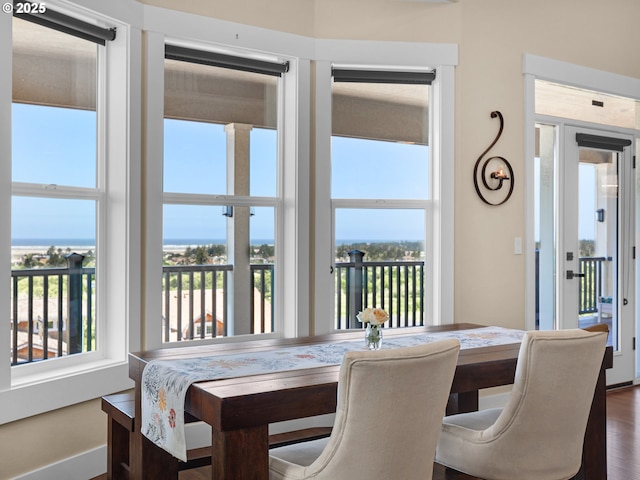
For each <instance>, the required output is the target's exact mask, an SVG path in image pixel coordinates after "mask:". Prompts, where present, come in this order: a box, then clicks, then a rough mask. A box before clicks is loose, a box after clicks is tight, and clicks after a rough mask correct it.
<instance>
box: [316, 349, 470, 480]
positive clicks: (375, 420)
mask: <svg viewBox="0 0 640 480" xmlns="http://www.w3.org/2000/svg"><path fill="white" fill-rule="evenodd" d="M459 349H460V344H459V342H458V341H457V340H442V341H438V342H433V343H429V344H425V345H421V346H417V347H406V348H397V349H388V350H387V349H383V350H379V351H362V352H348V353H347V354H345V358H344V361H343V363H342V366H341V370H340V378H339V382H338V405H337V410H336V419H335V422H334V427H333V431H332V433H331V436H330V438H329V441H328V443H327V445H326V447H325V449H324V450H323V452H322V454H321V455H320V456H319V457H318V458H317V459H316V460H315V461H314V462H313V463H312V464H311V465H309V467H307V469H306V475H305V478H308V477H313V478H317V479H327V480H328V479H331V480H353V479H354V478H366V479H367V480H389V479H403V480H411V479H421V480H429V479H431V478H432V471H433V458H434V455H435V449H436V444H437V439H438V435H439V433H440V428H441V424H442V418H443V416H444V414H445V408H446V404H447V399H448V397H449V393H450V390H451V383H452V381H453V375H454V372H455V368H456V364H457V359H458V352H459Z"/></svg>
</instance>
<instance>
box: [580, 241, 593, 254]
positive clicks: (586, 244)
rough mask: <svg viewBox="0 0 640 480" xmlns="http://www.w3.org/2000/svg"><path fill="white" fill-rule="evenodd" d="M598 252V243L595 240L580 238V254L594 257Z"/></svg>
mask: <svg viewBox="0 0 640 480" xmlns="http://www.w3.org/2000/svg"><path fill="white" fill-rule="evenodd" d="M595 253H596V243H595V241H594V240H580V256H581V257H594V256H595Z"/></svg>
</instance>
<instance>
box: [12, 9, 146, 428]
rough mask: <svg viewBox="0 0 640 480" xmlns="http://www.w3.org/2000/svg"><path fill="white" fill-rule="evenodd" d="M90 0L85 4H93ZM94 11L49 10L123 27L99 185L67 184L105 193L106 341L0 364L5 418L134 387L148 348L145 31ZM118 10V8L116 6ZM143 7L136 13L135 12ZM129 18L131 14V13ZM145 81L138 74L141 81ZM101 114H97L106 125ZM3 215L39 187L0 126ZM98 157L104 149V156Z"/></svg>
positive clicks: (103, 97) (110, 62) (105, 91)
mask: <svg viewBox="0 0 640 480" xmlns="http://www.w3.org/2000/svg"><path fill="white" fill-rule="evenodd" d="M85 3H87V2H85ZM93 3H95V4H96V5H95V8H94V9H91V10H89V9H87V8H84V7H80V6H76V5H73V4H71V3H69V2H66V1H64V0H51V1H49V2H47V7H48V8H52V9H55V10H57V11H60V12H61V13H65V14H67V15H71V16H77V17H78V18H81V19H82V20H85V21H89V22H92V21H95V22H96V23H98V24H104V25H112V26H116V28H117V35H116V39H115V40H114V41H112V42H110V43H109V45H108V48H106V55H104V58H103V59H101V60H99V61H100V62H102V64H101V67H103V68H104V70H105V72H106V74H105V76H104V77H102V81H101V82H99V84H100V89H99V100H98V101H99V102H102V108H103V109H104V110H105V114H104V116H103V117H102V118H104V122H103V123H102V124H101V126H100V127H99V128H100V129H101V132H100V133H101V134H102V135H100V136H99V138H101V140H102V142H103V144H101V145H100V146H99V152H102V153H103V156H102V158H101V162H100V163H101V166H100V167H99V170H98V172H99V173H98V175H101V174H102V175H103V180H101V181H100V182H99V183H98V191H97V193H96V191H93V189H91V190H92V192H87V191H84V190H83V189H64V190H63V191H61V195H62V196H66V197H74V198H87V197H93V198H101V200H102V201H101V203H102V205H101V208H100V212H99V213H98V216H101V217H102V218H99V219H98V218H97V224H98V229H99V231H98V233H97V238H96V240H97V242H98V244H99V245H100V251H99V252H98V255H99V258H98V270H99V272H100V273H99V275H100V278H99V282H100V284H99V288H100V291H99V294H98V295H99V299H98V302H99V303H98V305H99V306H98V308H99V311H98V322H99V328H100V330H99V333H98V339H99V340H98V341H99V348H98V350H97V351H95V352H91V353H90V354H82V355H73V356H68V357H63V358H59V359H57V358H56V359H50V360H47V361H43V362H38V363H37V364H29V365H22V366H15V367H11V366H10V363H9V362H3V363H2V366H0V403H2V404H3V405H10V406H11V408H5V409H2V411H0V424H4V423H7V422H11V421H15V420H18V419H21V418H25V417H28V416H33V415H36V414H39V413H43V412H46V411H50V410H55V409H58V408H61V407H65V406H68V405H72V404H75V403H79V402H82V401H86V400H90V399H93V398H97V397H100V396H102V395H105V394H108V393H112V392H114V391H119V390H124V389H127V388H131V387H132V385H133V383H132V382H131V380H130V379H129V375H128V358H127V354H128V352H129V351H132V350H137V349H139V346H140V339H139V333H138V332H139V328H138V322H137V321H136V320H132V319H136V318H139V315H140V302H139V290H140V271H139V269H138V268H135V267H134V268H131V267H130V265H131V263H132V262H135V261H137V260H136V259H138V258H140V248H139V244H140V242H139V239H140V227H139V225H140V199H139V194H138V193H137V191H138V185H140V158H139V151H140V136H139V127H138V125H140V109H139V106H138V104H137V103H136V102H135V101H133V102H132V101H131V99H132V98H133V99H137V98H140V88H139V85H140V82H139V79H140V77H141V69H140V64H141V58H140V53H139V52H140V51H141V32H140V29H138V28H135V27H132V26H131V25H129V24H126V23H122V22H121V21H117V20H115V19H114V16H112V15H111V14H112V13H119V12H116V10H114V8H113V7H111V8H110V7H109V6H106V7H101V6H100V5H98V4H97V3H96V2H93ZM117 10H120V9H117ZM134 13H135V12H129V16H130V17H133V16H134V15H133V14H134ZM130 20H131V19H130ZM11 44H12V17H11V15H2V16H0V64H2V66H3V68H2V73H1V74H0V81H1V82H2V84H3V85H5V86H6V85H11V81H12V73H11V65H12V46H11ZM136 79H138V81H136ZM11 103H12V92H11V88H4V89H2V91H0V111H1V112H2V113H1V114H0V115H1V116H2V121H1V122H0V124H1V125H11ZM100 122H101V120H99V124H100ZM0 139H1V140H2V142H1V145H0V159H1V160H0V178H1V180H0V200H1V202H0V221H1V222H2V224H3V225H11V196H12V193H21V194H24V193H32V189H31V188H29V187H25V186H24V185H14V187H13V192H12V183H11V130H10V128H2V129H0ZM99 156H100V153H99ZM0 251H2V252H5V253H4V256H3V258H4V261H3V262H2V263H1V264H0V265H1V270H2V272H4V273H3V274H2V275H0V278H2V280H1V281H2V284H3V285H5V288H4V289H1V290H3V291H4V292H9V291H10V281H11V275H10V271H11V254H10V252H11V232H10V229H9V228H4V229H2V233H0ZM10 301H11V299H10V298H9V295H8V294H7V295H2V296H0V311H3V312H10ZM0 345H6V346H7V347H9V346H10V345H11V333H10V323H9V322H3V323H2V325H0Z"/></svg>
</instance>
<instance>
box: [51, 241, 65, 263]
mask: <svg viewBox="0 0 640 480" xmlns="http://www.w3.org/2000/svg"><path fill="white" fill-rule="evenodd" d="M66 263H67V260H66V259H65V258H64V257H63V256H62V249H61V248H58V249H56V247H55V246H53V245H52V246H50V247H49V249H48V250H47V265H48V266H50V267H63V266H65V265H66Z"/></svg>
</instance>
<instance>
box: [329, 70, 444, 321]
mask: <svg viewBox="0 0 640 480" xmlns="http://www.w3.org/2000/svg"><path fill="white" fill-rule="evenodd" d="M433 78H434V75H433V73H432V72H402V71H383V70H379V71H370V70H347V69H337V68H336V69H334V70H333V89H332V107H333V108H332V137H331V204H332V208H331V209H332V218H333V232H334V236H333V243H334V251H335V254H334V261H335V270H334V273H335V283H334V286H335V324H334V328H337V329H344V328H362V325H361V324H359V322H358V321H357V320H356V319H355V315H356V314H357V313H358V312H359V311H361V310H362V309H363V308H366V307H381V308H384V309H386V310H387V311H388V313H389V314H390V321H389V323H388V324H387V326H388V327H403V326H414V325H423V324H425V323H426V322H427V323H428V322H429V319H428V318H425V249H426V246H427V241H426V236H427V219H428V207H429V199H430V179H429V176H430V170H431V167H430V164H429V162H430V160H429V138H428V137H429V136H428V119H429V109H428V100H429V88H430V87H429V85H430V84H431V81H432V80H433ZM426 268H429V267H428V266H426Z"/></svg>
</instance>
